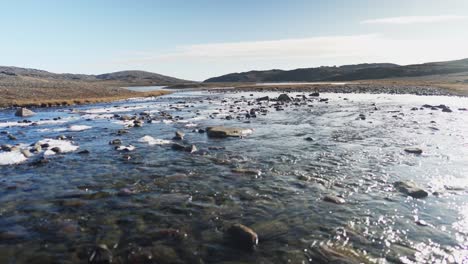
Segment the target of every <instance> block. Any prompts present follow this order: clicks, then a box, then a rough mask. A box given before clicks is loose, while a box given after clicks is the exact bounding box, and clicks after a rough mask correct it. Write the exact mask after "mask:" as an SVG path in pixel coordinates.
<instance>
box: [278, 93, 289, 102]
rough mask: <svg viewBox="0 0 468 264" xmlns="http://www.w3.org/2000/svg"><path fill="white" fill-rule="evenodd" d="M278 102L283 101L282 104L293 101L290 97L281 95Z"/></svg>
mask: <svg viewBox="0 0 468 264" xmlns="http://www.w3.org/2000/svg"><path fill="white" fill-rule="evenodd" d="M278 101H281V102H291V101H292V99H291V97H289V95H287V94H280V96H278Z"/></svg>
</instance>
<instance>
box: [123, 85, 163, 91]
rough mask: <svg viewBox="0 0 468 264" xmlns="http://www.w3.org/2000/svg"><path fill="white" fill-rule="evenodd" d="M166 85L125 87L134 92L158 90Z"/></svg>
mask: <svg viewBox="0 0 468 264" xmlns="http://www.w3.org/2000/svg"><path fill="white" fill-rule="evenodd" d="M165 87H167V86H133V87H127V89H129V90H132V91H135V92H152V91H159V90H164V88H165Z"/></svg>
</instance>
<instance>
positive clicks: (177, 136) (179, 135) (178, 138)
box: [173, 131, 185, 140]
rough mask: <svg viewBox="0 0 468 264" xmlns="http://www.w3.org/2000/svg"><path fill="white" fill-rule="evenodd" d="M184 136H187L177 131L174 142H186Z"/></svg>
mask: <svg viewBox="0 0 468 264" xmlns="http://www.w3.org/2000/svg"><path fill="white" fill-rule="evenodd" d="M184 136H185V134H184V133H183V132H181V131H176V132H175V136H174V138H173V139H174V140H184Z"/></svg>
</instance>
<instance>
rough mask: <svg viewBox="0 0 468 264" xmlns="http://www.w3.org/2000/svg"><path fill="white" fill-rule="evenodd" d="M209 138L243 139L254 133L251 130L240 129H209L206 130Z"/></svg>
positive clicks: (218, 127) (217, 127)
mask: <svg viewBox="0 0 468 264" xmlns="http://www.w3.org/2000/svg"><path fill="white" fill-rule="evenodd" d="M206 132H207V134H208V137H211V138H226V137H243V136H247V135H249V134H251V133H252V132H253V131H252V129H250V128H240V127H223V126H216V127H208V128H207V129H206Z"/></svg>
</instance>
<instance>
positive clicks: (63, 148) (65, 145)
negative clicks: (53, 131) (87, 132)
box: [37, 138, 79, 155]
mask: <svg viewBox="0 0 468 264" xmlns="http://www.w3.org/2000/svg"><path fill="white" fill-rule="evenodd" d="M37 143H38V144H40V145H43V144H49V147H48V150H46V151H45V152H44V155H54V154H55V152H54V151H52V149H53V148H59V149H60V152H62V153H65V152H73V151H75V150H77V149H78V148H79V146H76V145H73V143H72V142H71V141H67V140H57V139H50V138H46V139H43V140H40V141H38V142H37Z"/></svg>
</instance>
